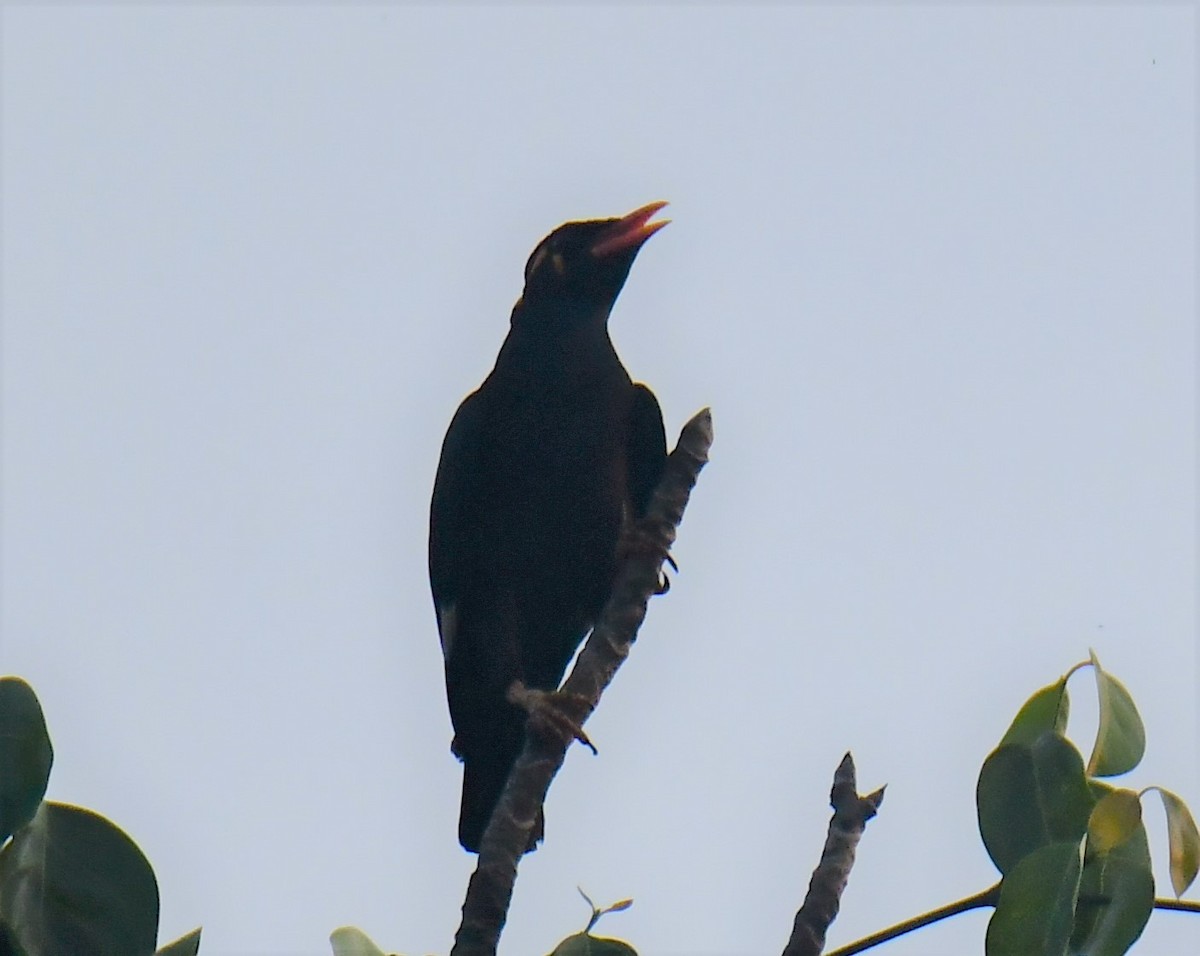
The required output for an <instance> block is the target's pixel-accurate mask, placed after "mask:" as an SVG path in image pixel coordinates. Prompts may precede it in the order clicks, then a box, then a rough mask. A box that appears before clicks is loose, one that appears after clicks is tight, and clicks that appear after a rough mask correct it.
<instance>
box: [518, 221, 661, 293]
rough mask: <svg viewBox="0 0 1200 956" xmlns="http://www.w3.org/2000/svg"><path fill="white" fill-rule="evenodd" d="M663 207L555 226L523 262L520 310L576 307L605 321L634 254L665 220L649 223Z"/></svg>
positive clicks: (634, 256) (623, 282) (635, 254)
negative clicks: (523, 273) (523, 271)
mask: <svg viewBox="0 0 1200 956" xmlns="http://www.w3.org/2000/svg"><path fill="white" fill-rule="evenodd" d="M665 205H666V203H665V202H652V203H648V204H647V205H645V206H642V207H641V208H640V209H635V210H634V211H633V212H631V213H629V215H627V216H621V217H620V218H616V219H592V220H587V221H584V222H568V223H564V224H563V225H561V226H559V227H558V228H557V229H555V230H554V231H553V232H552V233H550V235H548V236H547V237H546V238H545V239H543V240H542V241H541V242H539V243H538V245H537V248H536V249H534V250H533V254H532V255H531V256H530V257H529V261H528V262H527V263H526V264H525V292H524V294H523V295H522V297H521V300H522V304H523V305H524V307H525V308H536V307H538V306H548V307H550V308H552V309H554V310H555V311H557V310H559V309H562V308H571V307H572V306H582V307H584V308H585V310H586V311H587V312H589V313H593V314H602V315H603V316H605V317H607V315H608V311H609V310H610V309H611V308H612V306H613V303H614V302H616V300H617V295H618V293H620V291H621V286H623V285H624V284H625V278H626V276H628V275H629V269H630V267H631V266H632V265H633V260H634V259H635V258H636V257H637V254H638V250H639V249H640V248H641V247H642V244H643V243H644V242H645V241H646V240H647V239H649V238H650V237H651V236H652V235H654V234H655V233H656V232H658V230H659V229H661V228H662V227H663V226H665V225H666V224H667V223H668V222H669V221H670V220H668V219H660V220H658V221H657V222H651V221H650V220H651V219H652V218H653V217H654V214H655V213H656V212H658V211H659V210H660V209H662V208H663V206H665Z"/></svg>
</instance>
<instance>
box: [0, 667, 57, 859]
mask: <svg viewBox="0 0 1200 956" xmlns="http://www.w3.org/2000/svg"><path fill="white" fill-rule="evenodd" d="M53 762H54V748H53V747H51V746H50V735H49V734H48V733H47V732H46V719H45V717H43V716H42V707H41V704H39V703H38V699H37V695H36V694H35V693H34V692H33V688H32V687H30V686H29V685H28V684H27V683H25V681H23V680H21V678H19V677H3V678H0V843H3V842H4V841H5V840H7V839H8V838H9V837H10V836H12V835H13V834H14V833H15V832H16V831H17V830H18V829H20V828H21V827H23V826H24V825H25V824H26V823H28V822H29V821H30V820H32V819H33V815H34V814H35V813H37V808H38V804H40V803H41V802H42V797H44V796H45V795H46V782H47V781H48V780H49V779H50V765H51V764H52V763H53Z"/></svg>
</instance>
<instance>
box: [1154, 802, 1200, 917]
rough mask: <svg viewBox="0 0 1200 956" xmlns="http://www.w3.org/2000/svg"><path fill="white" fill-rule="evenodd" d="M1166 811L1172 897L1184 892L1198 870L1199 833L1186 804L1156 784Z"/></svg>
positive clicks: (1199, 867)
mask: <svg viewBox="0 0 1200 956" xmlns="http://www.w3.org/2000/svg"><path fill="white" fill-rule="evenodd" d="M1155 789H1156V790H1157V791H1158V794H1159V796H1161V797H1162V802H1163V809H1165V810H1166V811H1167V845H1168V847H1169V852H1170V857H1171V888H1172V889H1173V890H1175V896H1176V897H1177V898H1178V897H1180V896H1183V894H1184V892H1185V891H1186V890H1187V888H1188V887H1189V886H1191V885H1192V883H1193V881H1195V879H1196V872H1197V870H1200V833H1198V832H1197V831H1196V821H1195V820H1194V819H1193V818H1192V813H1191V811H1190V810H1188V807H1187V804H1186V803H1184V802H1183V801H1182V800H1181V799H1180V798H1179V797H1177V796H1176V795H1175V794H1173V793H1172V792H1171V791H1170V790H1164V789H1163V788H1162V787H1155Z"/></svg>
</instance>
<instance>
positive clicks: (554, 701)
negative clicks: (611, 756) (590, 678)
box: [507, 680, 597, 754]
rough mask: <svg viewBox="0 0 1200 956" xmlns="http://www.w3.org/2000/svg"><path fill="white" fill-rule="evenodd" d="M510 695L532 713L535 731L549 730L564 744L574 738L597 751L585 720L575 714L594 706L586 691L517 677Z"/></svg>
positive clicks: (585, 712)
mask: <svg viewBox="0 0 1200 956" xmlns="http://www.w3.org/2000/svg"><path fill="white" fill-rule="evenodd" d="M507 697H508V701H509V703H510V704H515V705H516V706H517V707H520V708H521V709H522V710H523V711H525V713H526V714H528V715H529V726H530V727H531V728H532V729H533V730H534V732H536V733H540V734H542V735H547V734H548V735H550V736H551V737H554V738H556V739H557V740H559V742H561V743H562V745H563V746H564V747H567V746H570V744H571V741H572V740H578V741H579V742H580V743H581V744H583V745H584V746H585V747H587V748H588V750H590V751H591V752H592V753H593V754H595V753H597V750H596V747H595V745H594V744H593V743H592V742H591V740H589V739H588V735H587V734H585V733H584V732H583V727H582V725H581V721H580V720H579V718H578V717H576V716H575V714H587V713H588V712H589V711H590V710H591V705H590V702H589V701H588V699H587V698H586V697H584V696H583V695H582V694H571V693H566V692H564V691H561V690H536V689H534V688H530V687H526V686H525V685H524V684H523V683H522V682H521V681H519V680H515V681H513V682H512V684H511V685H509V688H508V694H507Z"/></svg>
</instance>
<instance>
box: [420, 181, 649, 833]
mask: <svg viewBox="0 0 1200 956" xmlns="http://www.w3.org/2000/svg"><path fill="white" fill-rule="evenodd" d="M665 205H667V204H666V203H665V202H653V203H649V204H647V205H644V206H641V207H640V208H638V209H635V210H633V212H630V213H629V214H628V215H625V216H621V217H616V218H609V219H595V220H585V221H573V222H567V223H564V224H563V225H561V226H559V227H558V228H557V229H555V230H554V231H553V232H551V233H550V234H549V235H547V236H546V237H545V238H544V239H542V240H541V242H539V243H538V244H537V246H536V247H535V248H534V250H533V252H532V254H531V255H530V256H529V259H528V261H527V263H526V265H525V276H524V289H523V291H522V293H521V296H520V298H518V300H517V302H516V304H515V305H514V306H513V309H512V314H511V317H510V321H509V329H508V334H507V337H506V338H505V340H504V343H503V345H502V346H501V348H500V352H499V355H498V356H497V358H496V364H495V367H494V368H493V369H492V371H491V373H490V374H488V376H487V377H486V378H485V379H484V381H483V383H482V384H481V385H480V386H479V387H478V388H477V389H476V390H475V391H474V392H472V393H471V394H469V395H468V396H467V397H466V398H465V399H464V400H463V402H462V404H461V405H460V406H459V408H458V410H457V412H456V413H455V414H454V417H453V418H452V420H451V422H450V426H449V428H448V430H447V432H446V436H445V439H444V441H443V444H442V450H441V456H440V459H439V462H438V468H437V474H436V477H435V479H434V486H433V496H432V501H431V503H430V509H429V580H430V587H431V590H432V592H433V603H434V609H435V612H436V616H437V625H438V634H439V637H440V641H441V649H442V656H443V661H444V665H445V679H446V696H447V702H448V704H449V710H450V718H451V723H452V724H453V728H454V738H453V741H452V743H451V751H452V752H453V753H454V755H455V756H457V757H458V758H459V759H460V760H461V761H462V764H463V782H462V802H461V806H460V811H459V824H458V838H459V842H460V843H461V845H462V846H463V848H464V849H466V850H468V851H470V852H473V853H478V852H479V844H480V840H481V839H482V837H483V833H484V830H485V829H486V828H487V825H488V822H489V820H490V819H491V815H492V811H493V809H494V808H495V806H496V803H497V802H498V801H499V799H500V796H501V794H502V792H503V790H504V785H505V783H506V781H507V779H508V775H509V771H510V770H511V769H512V766H513V764H514V763H515V761H516V759H517V757H518V755H519V754H520V752H521V748H522V746H523V743H524V736H525V724H526V719H527V716H528V715H527V711H526V710H525V709H522V707H520V706H518V705H517V704H516V703H514V702H513V701H512V700H511V699H510V696H509V689H510V688H511V687H512V686H513V684H514V682H517V681H519V682H520V683H521V685H523V686H524V688H526V689H530V690H532V691H535V692H536V691H545V692H554V691H556V690H557V689H558V687H559V684H560V683H561V681H562V678H563V673H564V672H565V670H566V667H567V664H568V663H569V662H570V660H571V658H572V656H573V655H574V653H575V651H576V650H577V649H578V647H579V645H580V644H581V643H582V641H583V639H584V638H585V637H586V636H587V634H588V632H589V630H590V629H591V628H592V626H593V624H594V623H595V621H596V618H597V617H598V615H599V613H600V610H601V608H602V607H603V605H604V602H605V601H606V600H607V598H608V595H609V592H610V590H611V588H612V583H613V579H614V577H615V574H616V570H617V563H618V551H619V544H620V541H621V535H622V529H623V528H625V527H630V526H633V525H635V524H636V521H637V520H638V519H639V518H640V517H641V516H642V515H643V514H644V513H645V510H646V507H647V505H648V504H649V500H650V498H651V496H652V494H653V491H654V487H655V485H656V484H657V483H658V479H659V477H660V476H661V474H662V471H663V467H664V465H665V463H666V456H667V448H666V435H665V432H664V429H663V418H662V411H661V409H660V406H659V403H658V399H657V398H656V397H655V395H654V393H653V392H652V391H651V390H650V389H649V388H648V387H647V386H645V385H643V384H641V383H635V382H634V381H633V380H632V379H631V378H630V375H629V373H628V371H627V370H626V369H625V366H624V365H623V364H622V362H621V360H620V358H619V357H618V355H617V352H616V350H615V348H614V347H613V343H612V340H611V338H610V337H609V332H608V319H609V313H610V312H611V311H612V308H613V306H614V304H615V303H616V300H617V296H618V295H619V293H620V291H621V289H622V287H623V286H624V284H625V280H626V278H627V277H628V275H629V271H630V268H631V267H632V265H633V261H634V259H635V258H636V257H637V255H638V252H639V250H640V249H641V248H642V245H643V244H644V243H645V242H646V240H647V239H649V238H650V237H651V236H652V235H654V233H656V232H657V231H658V230H659V229H661V228H662V227H663V226H665V225H666V224H667V223H668V222H669V220H665V219H659V220H655V219H654V216H655V214H656V213H657V212H658V211H659V210H660V209H662V208H663V207H664V206H665ZM544 827H545V822H544V817H543V816H542V815H541V814H539V816H538V819H537V820H536V821H535V823H534V826H533V829H532V831H531V833H530V838H529V843H528V846H527V847H526V848H525V851H524V852H529V851H530V850H533V849H535V848H536V846H537V844H538V843H539V842H540V841H541V840H542V838H543V835H544Z"/></svg>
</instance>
